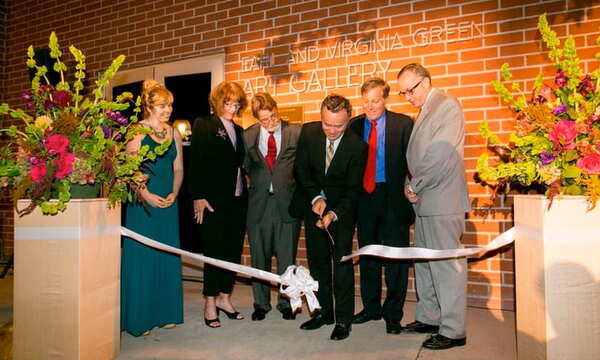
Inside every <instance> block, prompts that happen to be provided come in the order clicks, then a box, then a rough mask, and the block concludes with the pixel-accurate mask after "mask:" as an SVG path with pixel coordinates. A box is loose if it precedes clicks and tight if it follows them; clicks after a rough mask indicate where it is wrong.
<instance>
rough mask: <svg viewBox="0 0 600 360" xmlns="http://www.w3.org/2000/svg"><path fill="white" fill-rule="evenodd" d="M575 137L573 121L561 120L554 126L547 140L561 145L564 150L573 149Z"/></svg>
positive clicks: (575, 129) (575, 131) (575, 126)
mask: <svg viewBox="0 0 600 360" xmlns="http://www.w3.org/2000/svg"><path fill="white" fill-rule="evenodd" d="M576 137H577V124H576V123H575V122H574V121H569V120H564V119H563V120H561V121H559V122H558V124H556V126H554V129H552V132H551V133H550V136H549V139H550V140H551V141H552V142H554V143H555V144H562V145H563V147H564V148H565V149H573V148H574V147H575V144H574V143H573V141H574V140H575V138H576Z"/></svg>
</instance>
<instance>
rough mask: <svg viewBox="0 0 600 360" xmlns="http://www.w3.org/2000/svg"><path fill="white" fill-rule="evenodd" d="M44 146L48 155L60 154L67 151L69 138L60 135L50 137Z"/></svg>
mask: <svg viewBox="0 0 600 360" xmlns="http://www.w3.org/2000/svg"><path fill="white" fill-rule="evenodd" d="M45 145H46V149H48V152H49V153H50V155H56V154H60V153H62V152H65V151H67V147H68V146H69V138H68V137H66V136H64V135H60V134H54V135H50V136H48V138H47V139H46V141H45Z"/></svg>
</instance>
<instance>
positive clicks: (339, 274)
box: [290, 95, 367, 340]
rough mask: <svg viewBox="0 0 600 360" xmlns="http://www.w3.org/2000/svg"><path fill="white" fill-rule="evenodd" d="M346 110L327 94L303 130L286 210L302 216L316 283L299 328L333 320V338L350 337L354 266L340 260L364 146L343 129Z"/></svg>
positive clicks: (347, 245) (348, 240)
mask: <svg viewBox="0 0 600 360" xmlns="http://www.w3.org/2000/svg"><path fill="white" fill-rule="evenodd" d="M351 112H352V108H351V105H350V102H349V101H348V100H347V99H346V98H344V97H342V96H339V95H329V96H327V97H326V98H325V99H324V100H323V102H322V104H321V122H313V123H308V124H305V125H304V126H303V127H302V131H301V133H300V139H299V140H298V150H297V152H296V163H295V166H294V174H295V177H296V183H297V184H298V187H297V188H296V192H295V193H294V199H293V200H292V204H291V206H290V211H291V213H292V214H293V215H296V214H298V215H302V216H303V217H304V224H305V234H306V252H307V258H308V265H309V268H310V272H311V274H312V276H313V278H315V280H317V281H318V282H319V291H318V293H317V299H318V300H319V303H320V304H321V307H322V308H321V311H319V312H317V313H316V314H315V315H314V316H313V317H312V318H311V319H310V320H309V321H307V322H305V323H304V324H302V325H301V326H300V328H301V329H304V330H313V329H318V328H320V327H321V326H323V325H326V324H333V323H334V321H335V323H336V325H335V328H334V329H333V332H332V333H331V339H332V340H342V339H345V338H347V337H348V336H349V335H350V329H351V323H352V316H353V314H354V271H353V266H352V263H351V262H343V263H342V262H340V259H341V257H342V256H344V255H348V254H349V253H350V252H351V248H352V235H353V233H354V225H355V222H356V216H355V212H356V203H357V201H358V197H359V196H360V192H361V191H362V190H361V187H362V175H363V171H364V168H365V161H366V154H367V145H366V144H365V143H364V142H363V141H362V140H361V139H360V138H359V137H358V136H357V135H355V134H354V133H352V132H347V131H346V129H347V127H348V123H349V119H350V114H351ZM329 234H330V235H331V237H330V236H329ZM332 262H333V264H332ZM332 267H333V281H332V274H331V270H332ZM334 297H335V310H334Z"/></svg>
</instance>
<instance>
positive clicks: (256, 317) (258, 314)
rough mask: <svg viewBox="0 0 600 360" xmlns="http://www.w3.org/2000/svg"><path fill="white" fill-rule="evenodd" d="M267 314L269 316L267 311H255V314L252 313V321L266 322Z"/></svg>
mask: <svg viewBox="0 0 600 360" xmlns="http://www.w3.org/2000/svg"><path fill="white" fill-rule="evenodd" d="M266 314H267V311H266V310H263V309H254V312H253V313H252V320H255V321H260V320H264V319H265V315H266Z"/></svg>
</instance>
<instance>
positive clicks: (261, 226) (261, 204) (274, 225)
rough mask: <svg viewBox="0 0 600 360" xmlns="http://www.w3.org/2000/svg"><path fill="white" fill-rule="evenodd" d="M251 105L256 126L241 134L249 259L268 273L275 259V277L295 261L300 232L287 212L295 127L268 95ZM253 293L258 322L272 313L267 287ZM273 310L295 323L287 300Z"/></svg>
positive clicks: (255, 285) (263, 285) (258, 287)
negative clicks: (246, 181) (246, 184)
mask: <svg viewBox="0 0 600 360" xmlns="http://www.w3.org/2000/svg"><path fill="white" fill-rule="evenodd" d="M251 104H252V114H253V115H254V117H255V118H257V119H258V123H257V124H254V125H252V126H250V127H249V128H248V129H246V130H245V131H244V144H245V145H246V158H245V161H244V168H245V169H246V171H247V172H248V175H249V176H250V180H251V181H250V188H249V192H248V199H249V203H250V204H251V205H252V206H250V207H249V208H248V220H247V224H248V239H249V241H250V257H251V260H252V266H253V267H254V268H257V269H260V270H265V271H269V272H270V271H271V258H272V256H273V255H274V254H275V255H276V257H277V273H278V274H279V275H281V274H283V273H284V272H285V270H286V269H287V267H288V266H290V265H292V264H294V262H295V261H296V249H297V247H298V235H299V233H300V221H299V220H298V219H296V218H293V217H291V216H290V214H289V212H288V208H289V206H290V202H291V200H292V194H293V193H294V190H295V189H296V181H295V180H294V174H293V170H294V160H295V159H296V147H297V145H298V137H299V136H300V126H298V125H294V124H290V123H288V122H286V121H282V120H281V119H280V118H279V116H278V113H277V103H276V102H275V100H273V98H272V97H271V95H269V94H267V93H257V94H255V95H254V97H253V98H252V101H251ZM252 291H253V294H254V312H253V313H252V320H263V319H264V318H265V314H266V313H267V312H269V311H270V310H271V287H270V286H269V284H268V283H264V282H261V281H259V280H255V281H254V282H253V283H252ZM277 310H279V311H280V312H281V314H282V315H283V318H284V319H286V320H293V319H295V318H296V315H295V314H294V313H293V312H292V309H291V307H290V302H289V300H288V299H287V298H285V297H284V296H282V295H281V294H280V295H279V298H278V301H277Z"/></svg>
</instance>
